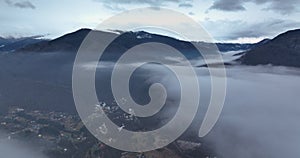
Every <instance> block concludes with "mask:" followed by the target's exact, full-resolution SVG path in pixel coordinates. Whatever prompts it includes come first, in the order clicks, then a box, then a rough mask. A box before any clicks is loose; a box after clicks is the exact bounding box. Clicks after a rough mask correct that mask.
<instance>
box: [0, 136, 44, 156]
mask: <svg viewBox="0 0 300 158" xmlns="http://www.w3.org/2000/svg"><path fill="white" fill-rule="evenodd" d="M0 153H1V156H0V157H3V158H21V157H22V158H34V157H35V158H47V156H46V155H44V154H43V153H42V151H41V150H40V149H39V148H38V147H37V146H31V145H30V143H28V142H22V141H18V140H15V139H8V135H7V134H3V133H1V132H0Z"/></svg>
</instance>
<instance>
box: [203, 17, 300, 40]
mask: <svg viewBox="0 0 300 158" xmlns="http://www.w3.org/2000/svg"><path fill="white" fill-rule="evenodd" d="M203 24H204V27H205V28H206V29H207V30H208V32H210V33H212V36H213V37H214V38H215V39H216V40H218V41H223V40H231V41H235V40H241V38H247V39H257V40H261V38H267V37H268V38H272V37H274V35H277V34H279V33H282V32H285V31H286V30H288V29H296V28H298V26H299V25H300V22H297V21H293V20H282V19H268V20H265V21H258V22H256V23H253V22H247V21H243V20H228V19H225V20H216V21H213V20H206V21H204V22H203ZM215 26H222V27H215ZM223 28H230V29H226V30H224V29H223ZM255 42H258V41H255Z"/></svg>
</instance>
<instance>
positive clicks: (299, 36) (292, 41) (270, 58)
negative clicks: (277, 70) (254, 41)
mask: <svg viewBox="0 0 300 158" xmlns="http://www.w3.org/2000/svg"><path fill="white" fill-rule="evenodd" d="M241 62H242V64H246V65H266V64H272V65H280V66H292V67H300V29H298V30H291V31H288V32H285V33H283V34H280V35H279V36H277V37H275V38H274V39H272V40H270V41H268V42H266V43H265V44H263V45H260V46H258V47H256V48H254V49H252V50H249V51H247V52H246V53H245V55H244V56H243V57H242V58H241Z"/></svg>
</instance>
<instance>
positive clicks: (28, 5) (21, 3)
mask: <svg viewBox="0 0 300 158" xmlns="http://www.w3.org/2000/svg"><path fill="white" fill-rule="evenodd" d="M5 3H6V4H7V5H9V6H11V7H16V8H21V9H35V8H36V7H35V5H33V4H32V3H31V2H30V1H18V2H14V1H12V0H5Z"/></svg>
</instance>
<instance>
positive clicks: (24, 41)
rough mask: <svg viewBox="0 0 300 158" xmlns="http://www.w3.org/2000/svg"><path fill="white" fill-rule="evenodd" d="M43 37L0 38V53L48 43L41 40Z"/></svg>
mask: <svg viewBox="0 0 300 158" xmlns="http://www.w3.org/2000/svg"><path fill="white" fill-rule="evenodd" d="M39 37H41V36H32V37H21V38H3V37H0V52H11V51H14V50H17V49H20V48H23V47H26V46H28V45H31V44H35V43H39V42H42V41H47V40H46V39H40V38H39Z"/></svg>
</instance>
